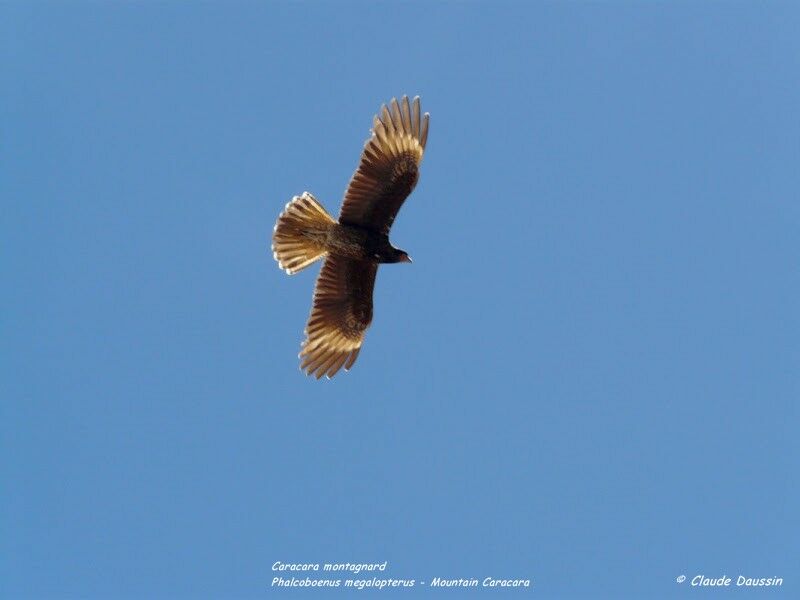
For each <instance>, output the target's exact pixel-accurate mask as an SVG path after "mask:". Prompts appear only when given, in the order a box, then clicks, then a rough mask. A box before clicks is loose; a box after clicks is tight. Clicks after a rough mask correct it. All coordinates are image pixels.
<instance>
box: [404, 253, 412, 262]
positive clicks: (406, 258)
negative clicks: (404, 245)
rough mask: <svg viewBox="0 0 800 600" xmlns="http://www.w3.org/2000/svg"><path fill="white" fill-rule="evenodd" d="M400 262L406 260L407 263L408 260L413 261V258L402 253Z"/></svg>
mask: <svg viewBox="0 0 800 600" xmlns="http://www.w3.org/2000/svg"><path fill="white" fill-rule="evenodd" d="M401 262H407V263H410V262H414V261H413V260H411V257H410V256H409V255H408V254H404V255H403V259H402V261H401Z"/></svg>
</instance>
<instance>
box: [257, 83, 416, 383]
mask: <svg viewBox="0 0 800 600" xmlns="http://www.w3.org/2000/svg"><path fill="white" fill-rule="evenodd" d="M429 118H430V116H429V115H428V113H425V114H424V115H420V109H419V97H416V98H414V100H413V101H412V102H411V103H409V101H408V98H407V97H406V96H403V97H402V99H401V100H400V102H398V101H397V100H396V99H394V98H392V101H391V102H389V106H388V107H387V106H386V105H385V104H384V105H383V106H382V107H381V109H380V112H379V114H377V115H376V116H375V117H374V119H373V123H372V131H371V137H370V138H369V139H368V140H367V141H366V143H365V144H364V150H363V152H362V153H361V161H360V162H359V165H358V168H357V169H356V172H355V174H354V175H353V177H352V179H351V180H350V183H349V185H348V186H347V190H346V191H345V194H344V201H343V202H342V209H341V212H340V213H339V219H338V221H337V220H334V219H333V217H331V216H330V215H329V214H328V212H327V211H326V210H325V209H324V208H323V206H322V204H320V203H319V201H318V200H317V199H316V198H315V197H314V196H312V195H311V194H310V193H309V192H303V194H302V195H300V196H295V197H294V198H292V200H291V201H290V202H289V203H288V204H287V205H286V208H285V209H284V211H283V212H282V213H281V214H280V216H279V217H278V221H277V223H275V229H274V232H273V235H272V251H273V255H274V256H275V260H277V261H278V265H279V266H280V268H281V269H283V270H284V271H286V273H288V274H289V275H292V274H294V273H297V272H298V271H300V270H301V269H304V268H306V267H307V266H309V265H310V264H312V263H313V262H315V261H317V260H319V259H322V258H324V259H325V262H324V264H323V265H322V270H321V271H320V274H319V277H317V284H316V287H315V289H314V300H313V304H312V307H311V315H310V317H309V319H308V323H307V324H306V329H305V335H306V339H305V341H304V342H303V344H302V349H301V351H300V360H301V363H300V368H301V369H302V370H303V371H305V372H306V374H307V375H314V376H315V377H316V378H317V379H319V378H320V377H322V376H323V375H326V376H327V377H328V378H330V377H333V376H334V375H335V374H336V373H337V372H338V371H339V369H341V368H342V367H344V368H345V370H349V369H350V367H352V366H353V363H355V361H356V358H357V357H358V353H359V352H360V351H361V345H362V344H363V343H364V334H365V333H366V331H367V328H368V327H369V325H370V323H371V322H372V290H373V288H374V286H375V275H376V273H377V272H378V265H379V264H381V263H401V262H407V263H410V262H411V258H410V257H409V256H408V253H406V252H405V251H404V250H400V249H399V248H395V247H394V246H392V244H391V243H389V230H390V229H391V227H392V223H393V222H394V219H395V217H396V216H397V213H398V211H399V210H400V207H401V206H402V205H403V202H404V201H405V199H406V198H407V197H408V195H409V194H410V193H411V191H412V190H413V189H414V187H415V186H416V185H417V180H418V179H419V167H420V163H421V162H422V155H423V153H424V152H425V143H426V141H427V139H428V122H429Z"/></svg>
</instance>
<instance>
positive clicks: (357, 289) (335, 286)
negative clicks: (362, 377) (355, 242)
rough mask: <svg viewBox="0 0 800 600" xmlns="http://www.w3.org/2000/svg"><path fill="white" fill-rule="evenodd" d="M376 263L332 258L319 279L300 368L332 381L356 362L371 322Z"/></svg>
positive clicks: (326, 263) (332, 256) (339, 257)
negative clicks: (343, 369) (325, 376)
mask: <svg viewBox="0 0 800 600" xmlns="http://www.w3.org/2000/svg"><path fill="white" fill-rule="evenodd" d="M377 271H378V265H377V263H373V262H369V261H360V260H353V259H350V258H344V257H341V256H335V255H330V256H328V257H327V258H326V259H325V264H324V265H323V266H322V270H321V271H320V273H319V277H318V278H317V286H316V288H315V289H314V304H313V306H312V308H311V316H310V317H309V319H308V324H307V325H306V340H305V341H304V342H303V349H302V351H301V352H300V358H301V359H302V363H301V364H300V368H301V369H302V370H304V371H305V372H306V373H307V374H308V375H314V376H315V377H316V378H317V379H319V378H320V377H322V376H323V375H327V376H328V377H329V378H330V377H333V376H334V375H335V374H336V372H337V371H338V370H339V369H341V368H342V367H343V366H344V368H345V370H348V369H349V368H350V367H352V366H353V363H355V362H356V358H357V357H358V353H359V351H360V350H361V344H362V343H363V342H364V332H365V331H366V330H367V327H369V324H370V322H371V321H372V290H373V288H374V287H375V274H376V273H377Z"/></svg>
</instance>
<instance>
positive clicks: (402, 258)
mask: <svg viewBox="0 0 800 600" xmlns="http://www.w3.org/2000/svg"><path fill="white" fill-rule="evenodd" d="M390 262H396V263H401V262H406V263H410V262H411V257H410V256H409V255H408V252H406V251H405V250H400V248H392V256H391V261H390Z"/></svg>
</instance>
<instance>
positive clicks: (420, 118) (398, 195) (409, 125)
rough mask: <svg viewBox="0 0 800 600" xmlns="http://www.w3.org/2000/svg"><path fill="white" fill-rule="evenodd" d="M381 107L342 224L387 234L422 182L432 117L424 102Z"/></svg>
mask: <svg viewBox="0 0 800 600" xmlns="http://www.w3.org/2000/svg"><path fill="white" fill-rule="evenodd" d="M389 105H390V108H387V107H386V105H383V106H382V107H381V112H380V115H376V116H375V119H374V121H373V125H372V137H371V138H370V139H368V140H367V142H366V144H365V145H364V151H363V152H362V154H361V162H360V164H359V165H358V169H357V170H356V172H355V174H354V175H353V178H352V179H351V180H350V185H349V186H348V187H347V191H346V192H345V195H344V202H343V203H342V211H341V213H340V214H339V222H340V223H342V224H343V225H360V226H361V227H367V228H370V229H373V230H375V231H380V232H382V233H385V234H388V233H389V229H390V228H391V226H392V223H393V222H394V219H395V217H396V216H397V212H398V211H399V210H400V207H401V206H402V205H403V201H404V200H405V199H406V198H407V197H408V195H409V194H410V193H411V191H412V190H413V189H414V186H415V185H416V184H417V179H418V178H419V165H420V163H421V162H422V155H423V153H424V151H425V142H427V140H428V121H429V115H428V113H425V114H424V115H420V112H419V97H416V98H414V101H413V102H412V103H411V104H410V105H409V102H408V97H406V96H403V98H402V99H401V100H400V102H399V103H398V102H397V100H395V99H394V98H393V99H392V101H391V102H390V103H389Z"/></svg>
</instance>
